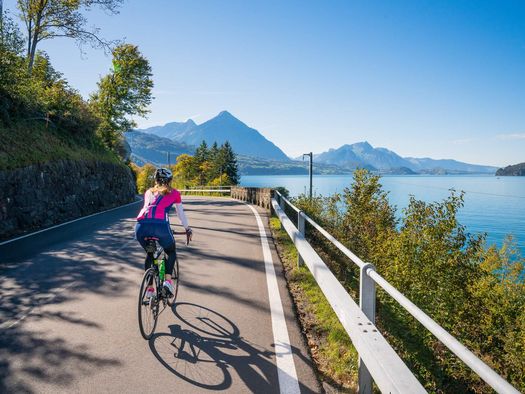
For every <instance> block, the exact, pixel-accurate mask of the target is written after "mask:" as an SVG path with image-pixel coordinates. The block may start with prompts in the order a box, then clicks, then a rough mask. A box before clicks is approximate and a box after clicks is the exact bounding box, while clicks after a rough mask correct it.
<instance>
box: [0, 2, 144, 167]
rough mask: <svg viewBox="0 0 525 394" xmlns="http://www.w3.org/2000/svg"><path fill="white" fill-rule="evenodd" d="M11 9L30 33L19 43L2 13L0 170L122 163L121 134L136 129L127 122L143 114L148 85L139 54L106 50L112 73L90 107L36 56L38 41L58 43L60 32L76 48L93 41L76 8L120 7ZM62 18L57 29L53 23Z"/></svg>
mask: <svg viewBox="0 0 525 394" xmlns="http://www.w3.org/2000/svg"><path fill="white" fill-rule="evenodd" d="M17 4H18V8H19V11H20V14H19V16H20V18H21V19H22V20H23V21H24V22H25V23H26V25H27V26H33V28H32V29H29V31H28V32H27V35H26V36H25V37H23V36H22V34H21V32H20V31H19V30H18V27H17V24H16V23H15V22H14V21H13V20H12V19H11V18H10V17H9V15H8V14H7V13H4V14H0V137H1V138H2V144H1V148H0V170H2V169H3V170H7V169H14V168H17V167H22V166H27V165H29V164H34V163H44V162H49V161H54V160H59V159H73V160H75V159H83V160H86V159H87V160H91V159H93V160H100V161H109V162H119V156H120V157H121V158H125V156H126V152H125V144H124V141H123V137H122V134H123V132H124V131H126V130H128V129H129V128H130V127H132V126H134V122H133V121H132V120H131V118H130V117H131V116H134V115H138V116H144V115H145V114H146V113H147V112H148V109H147V107H148V105H149V103H150V102H151V88H152V86H153V82H152V80H151V68H150V66H149V63H148V61H147V59H145V58H144V57H143V56H142V55H141V53H140V52H139V50H138V48H137V47H136V46H134V45H131V44H119V45H117V46H115V47H111V53H112V55H113V59H112V61H113V68H112V69H111V70H110V72H109V74H108V75H105V76H103V77H102V78H101V79H100V82H99V83H98V86H97V87H98V89H97V90H96V91H95V92H94V93H93V94H92V95H91V97H90V98H89V100H85V99H84V98H83V97H82V96H81V95H80V94H79V93H78V92H77V91H76V90H75V89H74V88H73V87H71V86H70V85H69V83H68V82H67V80H66V79H65V78H64V77H63V75H62V74H61V73H60V72H58V71H57V70H55V69H54V68H53V66H52V64H51V62H50V60H49V58H48V56H47V55H46V54H45V53H44V52H41V51H38V50H36V48H37V45H38V43H39V42H40V41H42V40H44V39H51V38H53V37H57V36H60V34H61V31H62V29H66V30H67V31H68V32H70V34H69V35H67V37H70V38H75V39H77V40H78V41H79V43H83V42H84V40H88V41H89V40H91V39H94V38H97V36H96V35H94V33H92V32H89V31H87V30H85V28H86V23H87V20H86V18H85V17H84V15H83V14H81V13H80V9H81V8H82V7H84V8H86V9H89V8H90V7H91V6H92V5H95V4H99V5H100V6H102V7H103V8H105V9H107V10H109V11H115V9H116V8H115V7H117V6H118V5H119V4H120V2H119V1H117V0H108V1H106V2H103V3H89V2H66V3H64V4H62V6H61V7H56V3H55V2H36V3H31V4H29V3H28V2H26V1H19V2H18V3H17ZM68 16H69V17H71V18H69V19H68V18H67V17H68ZM62 18H63V19H64V22H63V23H61V24H59V25H57V24H56V23H52V22H53V21H55V20H60V19H62ZM97 31H98V30H97ZM72 32H74V34H73V33H72ZM97 42H98V43H104V40H102V39H98V38H97ZM104 45H106V44H104ZM107 47H108V49H109V44H108V45H107ZM26 49H27V51H26Z"/></svg>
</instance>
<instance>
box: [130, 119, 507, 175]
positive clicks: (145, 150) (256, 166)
mask: <svg viewBox="0 0 525 394" xmlns="http://www.w3.org/2000/svg"><path fill="white" fill-rule="evenodd" d="M134 133H137V134H136V135H137V140H136V141H135V142H136V143H135V144H134V143H133V141H130V139H129V138H126V139H127V140H128V142H129V143H130V145H132V156H133V158H134V160H136V161H137V162H141V163H142V162H147V161H150V162H152V163H155V164H157V163H159V161H160V163H162V162H164V160H165V156H166V152H167V151H170V152H172V153H171V154H172V157H173V160H175V158H176V155H177V152H180V153H190V154H192V153H193V152H194V150H195V147H196V146H197V145H199V144H200V143H201V142H202V141H203V140H204V141H206V143H207V144H208V145H211V144H213V143H214V142H217V143H218V144H223V143H224V142H226V141H229V142H230V144H231V145H232V147H233V150H234V151H235V153H236V154H238V155H239V157H242V162H243V165H242V166H241V167H242V168H243V170H246V171H247V172H250V173H251V172H257V173H258V174H263V173H264V167H265V165H266V167H267V168H268V174H278V173H283V174H290V173H293V172H297V171H299V172H301V171H302V170H301V169H300V168H302V167H301V166H302V165H303V164H302V163H297V162H296V161H295V160H291V159H290V158H289V157H288V156H287V155H286V154H285V153H284V152H283V151H282V150H281V149H280V148H279V147H277V146H276V145H275V144H274V143H273V142H271V141H269V140H268V139H266V138H265V137H264V136H263V135H262V134H261V133H260V132H259V131H257V130H255V129H253V128H251V127H249V126H247V125H246V124H245V123H243V122H242V121H240V120H239V119H237V118H236V117H235V116H233V115H232V114H231V113H230V112H228V111H222V112H220V113H219V114H218V115H217V116H215V117H214V118H212V119H210V120H208V121H206V122H204V123H202V124H196V123H195V122H194V121H193V120H191V119H189V120H187V121H186V122H170V123H166V124H165V125H163V126H154V127H150V128H147V129H142V130H136V131H134ZM148 137H151V138H150V139H149V140H148ZM159 138H160V140H159ZM297 160H300V161H302V158H298V159H297ZM272 162H276V163H274V164H272ZM286 163H288V164H286ZM314 163H317V164H319V165H320V166H319V169H321V168H322V172H324V173H337V172H339V173H347V172H348V171H349V170H353V169H355V168H357V167H360V168H367V169H369V170H371V171H378V172H380V173H382V174H403V175H412V174H438V175H441V174H473V173H476V174H494V173H495V172H496V170H497V168H496V167H491V166H484V165H477V164H469V163H463V162H460V161H457V160H449V159H440V160H435V159H430V158H415V157H401V156H400V155H398V154H397V153H395V152H393V151H391V150H389V149H386V148H374V147H373V146H372V145H370V144H369V143H368V142H367V141H363V142H357V143H354V144H345V145H342V146H340V147H339V148H337V149H329V150H328V151H326V152H322V153H318V154H315V155H314Z"/></svg>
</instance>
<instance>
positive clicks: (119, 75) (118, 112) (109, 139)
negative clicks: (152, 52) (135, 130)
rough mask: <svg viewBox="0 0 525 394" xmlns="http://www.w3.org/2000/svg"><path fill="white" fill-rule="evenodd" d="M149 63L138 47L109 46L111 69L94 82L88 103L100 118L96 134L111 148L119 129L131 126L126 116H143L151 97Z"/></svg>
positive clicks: (117, 139)
mask: <svg viewBox="0 0 525 394" xmlns="http://www.w3.org/2000/svg"><path fill="white" fill-rule="evenodd" d="M151 76H152V74H151V67H150V65H149V62H148V60H147V59H146V58H145V57H144V56H142V54H141V53H140V51H139V50H138V47H136V46H134V45H131V44H123V45H119V46H118V47H116V48H115V49H114V50H113V70H112V71H111V72H110V74H108V75H106V76H104V77H102V79H101V80H100V81H99V82H98V91H97V92H96V93H94V94H93V95H92V96H91V100H90V104H91V106H92V108H93V111H94V113H96V114H97V116H98V117H99V118H100V124H99V126H98V130H97V131H98V134H99V135H100V137H101V138H102V140H103V141H104V143H105V144H106V145H107V146H108V147H109V148H115V146H116V144H117V142H118V141H119V139H120V137H121V135H122V133H124V132H126V131H128V130H129V129H131V128H132V127H135V126H136V124H135V122H134V121H133V120H132V119H131V118H130V116H146V114H147V113H148V112H149V110H148V106H149V104H150V103H151V100H152V94H151V89H152V88H153V80H152V79H151Z"/></svg>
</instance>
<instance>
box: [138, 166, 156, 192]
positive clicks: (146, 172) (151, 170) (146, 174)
mask: <svg viewBox="0 0 525 394" xmlns="http://www.w3.org/2000/svg"><path fill="white" fill-rule="evenodd" d="M154 176H155V167H154V166H152V165H151V164H149V163H148V164H145V165H144V167H142V169H141V170H140V172H139V173H138V175H137V190H138V192H139V193H144V192H145V191H146V190H148V189H149V188H150V187H152V186H153V185H154V184H155V179H154Z"/></svg>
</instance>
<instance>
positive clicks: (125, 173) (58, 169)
mask: <svg viewBox="0 0 525 394" xmlns="http://www.w3.org/2000/svg"><path fill="white" fill-rule="evenodd" d="M135 193H136V192H135V182H134V179H133V176H132V174H131V170H130V169H129V168H127V167H126V166H124V165H119V164H113V163H103V162H93V161H71V160H60V161H57V162H53V163H46V164H37V165H32V166H29V167H24V168H19V169H16V170H10V171H0V239H6V238H11V237H13V236H15V235H19V234H22V233H25V232H30V231H34V230H38V229H41V228H45V227H49V226H52V225H55V224H58V223H62V222H65V221H68V220H71V219H75V218H78V217H81V216H85V215H89V214H92V213H95V212H99V211H102V210H105V209H109V208H113V207H116V206H119V205H123V204H126V203H129V202H132V201H133V200H134V198H135Z"/></svg>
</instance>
